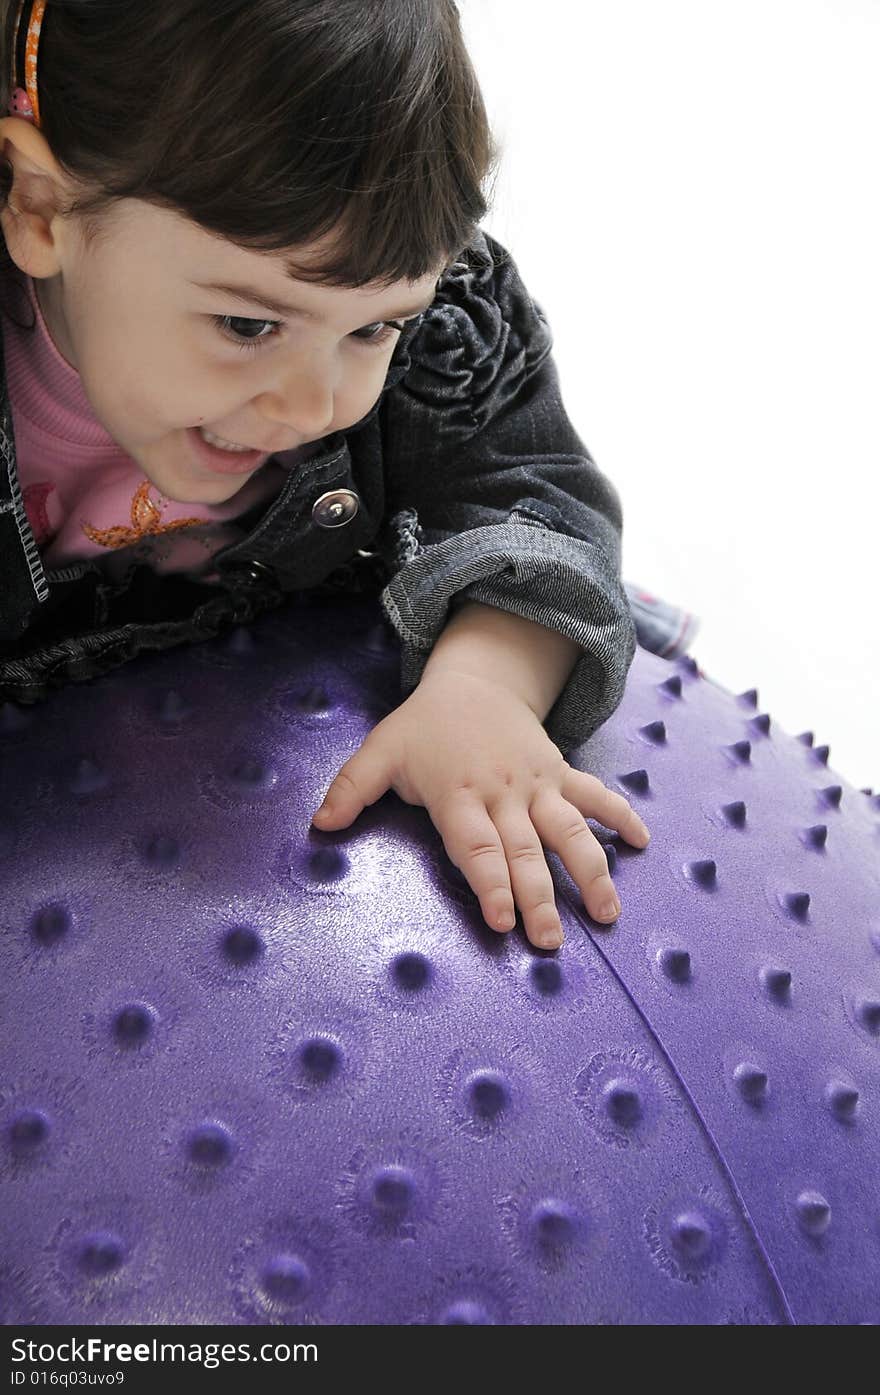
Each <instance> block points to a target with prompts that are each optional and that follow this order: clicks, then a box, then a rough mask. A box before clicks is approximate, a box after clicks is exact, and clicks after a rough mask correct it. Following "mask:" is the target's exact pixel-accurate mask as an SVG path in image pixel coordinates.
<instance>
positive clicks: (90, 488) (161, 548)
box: [0, 275, 317, 581]
mask: <svg viewBox="0 0 880 1395" xmlns="http://www.w3.org/2000/svg"><path fill="white" fill-rule="evenodd" d="M17 280H18V283H19V284H22V283H25V284H26V290H27V295H28V299H29V301H30V304H31V305H32V307H33V311H34V314H35V316H36V328H35V329H33V330H30V329H21V328H19V326H18V325H16V324H13V322H12V321H11V320H10V319H9V318H8V317H7V316H5V315H4V316H2V317H0V321H2V329H3V349H4V353H5V358H6V372H7V381H8V390H9V400H10V408H11V412H12V424H13V430H14V432H15V447H16V457H17V462H18V478H19V484H20V487H21V492H22V496H23V499H24V505H25V509H26V510H27V516H28V521H29V523H30V525H31V528H32V529H33V533H34V538H35V539H36V543H37V548H38V550H39V552H40V556H41V558H42V560H43V564H44V566H45V567H46V569H47V571H49V572H51V570H52V569H55V568H59V567H64V566H68V565H70V564H71V563H72V562H75V561H78V560H80V559H82V558H87V557H91V556H96V555H98V556H101V557H102V558H104V559H105V560H106V562H107V564H108V565H107V567H106V570H107V571H108V572H109V573H110V574H111V576H118V575H120V574H121V573H122V572H124V571H125V570H126V569H127V567H128V566H130V565H132V564H133V563H135V562H146V563H148V564H149V565H150V566H152V567H153V568H154V570H156V571H158V572H168V571H182V572H186V573H188V574H189V575H191V576H198V577H199V578H200V579H201V580H202V581H215V580H217V579H218V577H217V573H216V572H215V571H213V569H212V568H211V567H210V560H211V558H212V557H213V555H214V553H215V552H217V551H219V550H220V549H221V548H223V547H226V546H228V545H229V544H230V543H233V542H236V541H239V540H240V539H241V538H242V537H244V536H245V533H246V531H250V530H249V529H248V530H245V529H244V528H243V527H241V526H238V525H236V523H235V519H236V518H237V517H240V516H242V515H244V514H245V513H246V512H247V511H248V510H250V509H252V508H253V507H254V505H255V504H257V503H258V502H263V503H264V504H265V505H266V507H268V505H269V503H270V501H271V500H272V499H273V498H275V497H276V496H277V495H278V494H279V493H280V492H281V489H282V488H283V486H284V483H285V481H286V480H287V478H288V475H289V473H290V469H291V468H292V467H293V466H295V465H297V464H298V463H299V462H300V460H302V459H304V458H307V456H308V455H309V454H311V453H312V452H313V451H314V450H315V449H316V448H317V443H315V442H312V443H310V444H309V445H308V446H304V447H302V449H301V450H300V451H286V452H284V454H283V455H282V456H277V455H276V456H273V457H271V458H270V459H269V460H267V461H266V463H265V465H263V466H262V467H261V468H260V469H259V470H258V471H257V472H256V474H254V475H251V476H250V478H249V479H248V480H247V482H246V483H245V484H244V486H243V487H242V488H241V489H240V490H239V491H238V493H237V494H235V495H233V496H232V498H231V499H229V500H227V502H226V503H223V504H186V503H184V504H181V503H177V502H176V501H175V500H173V499H167V498H166V497H165V496H164V495H163V494H162V493H161V491H160V490H159V489H158V488H157V487H156V485H154V484H153V483H152V482H151V481H150V480H149V479H147V477H146V475H145V474H144V472H143V470H141V469H140V467H139V466H138V465H137V464H136V463H135V461H134V460H132V458H131V456H129V455H127V454H126V453H125V451H124V450H123V449H122V448H121V447H120V446H118V445H117V444H116V442H115V441H114V440H113V439H112V437H111V436H109V435H108V433H107V432H106V431H105V430H104V427H103V426H102V425H101V423H100V422H99V421H98V420H97V418H96V417H95V414H94V412H93V411H92V408H91V405H90V403H89V400H88V398H87V397H86V395H85V392H84V390H83V385H82V379H81V378H80V376H79V374H78V373H77V371H76V369H75V368H72V367H71V365H70V364H69V363H68V362H67V360H66V359H65V358H63V357H62V355H61V353H60V352H59V351H58V349H57V348H56V346H55V343H54V340H53V339H52V337H51V335H50V333H49V330H48V328H47V326H46V322H45V320H44V319H43V315H42V312H41V310H40V306H39V302H38V300H37V297H36V294H35V292H34V283H33V278H32V277H30V276H27V277H23V276H21V275H19V276H18V277H17ZM13 309H14V312H15V316H16V318H17V319H21V320H22V321H25V322H26V321H27V320H28V319H29V316H28V315H27V314H23V313H22V312H21V299H20V297H16V298H15V300H14V303H13ZM281 460H283V461H284V464H283V465H282V464H280V463H279V461H281ZM251 527H253V523H252V524H251Z"/></svg>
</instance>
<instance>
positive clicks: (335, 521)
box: [312, 489, 361, 528]
mask: <svg viewBox="0 0 880 1395" xmlns="http://www.w3.org/2000/svg"><path fill="white" fill-rule="evenodd" d="M360 502H361V501H360V499H359V498H358V496H357V495H356V494H355V492H354V490H353V489H331V490H328V492H327V493H326V494H322V495H321V497H320V499H316V500H315V502H314V504H313V505H312V518H313V519H314V521H315V523H317V525H318V527H319V528H341V527H342V525H343V523H350V522H351V520H352V519H353V518H354V516H355V514H356V513H357V511H358V508H359V507H360Z"/></svg>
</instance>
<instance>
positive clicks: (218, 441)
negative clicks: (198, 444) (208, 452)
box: [199, 426, 250, 455]
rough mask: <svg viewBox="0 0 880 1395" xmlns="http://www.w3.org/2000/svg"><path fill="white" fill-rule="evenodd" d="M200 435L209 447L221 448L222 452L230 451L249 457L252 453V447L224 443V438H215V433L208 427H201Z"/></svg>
mask: <svg viewBox="0 0 880 1395" xmlns="http://www.w3.org/2000/svg"><path fill="white" fill-rule="evenodd" d="M199 433H200V435H201V436H202V439H203V440H205V441H207V442H208V445H209V446H219V448H220V450H228V451H231V452H232V453H233V454H236V453H238V454H240V455H248V454H249V453H250V446H236V445H233V443H232V441H224V439H223V437H222V436H215V435H214V433H213V431H209V430H208V429H207V427H204V426H200V427H199Z"/></svg>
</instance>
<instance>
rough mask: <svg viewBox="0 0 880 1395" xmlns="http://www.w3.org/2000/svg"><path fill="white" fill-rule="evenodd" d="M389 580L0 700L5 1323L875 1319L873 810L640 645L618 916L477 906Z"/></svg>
mask: <svg viewBox="0 0 880 1395" xmlns="http://www.w3.org/2000/svg"><path fill="white" fill-rule="evenodd" d="M399 663H400V656H399V647H398V641H397V638H396V636H395V635H394V633H393V631H392V630H391V629H390V627H389V626H388V625H387V622H386V621H385V620H384V618H383V616H382V614H381V610H380V608H379V606H378V603H377V601H376V599H375V598H374V597H369V596H368V597H356V598H351V597H348V598H339V597H316V596H314V595H311V594H309V593H301V594H299V595H297V596H295V597H293V598H289V600H288V602H286V603H285V605H284V606H283V608H282V609H280V610H277V611H275V612H272V613H270V614H266V615H263V616H262V617H261V618H260V619H259V620H258V621H256V622H255V623H254V624H253V625H252V626H251V627H249V628H247V629H235V630H232V631H230V632H228V633H227V634H225V635H224V636H221V637H220V638H218V639H215V640H212V641H210V642H207V643H203V644H198V645H190V646H182V647H178V648H174V649H170V650H165V651H164V652H161V653H156V654H147V655H142V656H140V657H139V658H137V659H135V660H133V661H131V662H129V663H127V664H125V665H123V666H122V667H121V668H119V669H116V670H114V671H113V672H111V673H109V674H107V675H105V676H103V677H102V678H99V679H97V680H93V681H91V682H87V683H78V684H73V685H71V686H68V687H67V688H65V689H63V690H61V691H58V692H55V693H53V694H52V695H51V696H50V697H49V698H48V699H47V700H46V701H45V702H43V703H40V704H38V705H36V706H33V707H25V706H19V705H14V704H11V703H8V704H6V705H5V706H2V707H0V775H2V791H3V800H2V808H0V887H2V912H0V914H2V941H0V954H2V959H0V967H2V975H0V1015H2V1046H0V1192H2V1203H0V1322H2V1323H4V1324H6V1325H10V1324H16V1325H19V1324H33V1323H49V1324H81V1323H89V1324H95V1323H104V1324H109V1323H114V1324H115V1323H129V1324H131V1323H164V1324H179V1323H199V1324H204V1323H224V1324H225V1323H235V1324H250V1323H261V1324H292V1325H300V1324H311V1323H315V1324H338V1323H357V1324H363V1323H372V1324H394V1323H416V1324H425V1323H430V1324H435V1323H436V1324H442V1323H461V1324H471V1323H495V1324H557V1323H566V1324H574V1323H738V1324H753V1323H779V1324H785V1323H872V1322H877V1321H878V1320H880V1167H878V1158H880V1084H878V1077H880V1070H878V1066H880V909H878V907H880V894H878V893H880V800H878V797H877V796H876V795H873V794H872V793H871V792H870V791H867V790H864V791H859V790H855V789H853V788H852V787H851V786H849V785H847V784H846V782H845V781H843V780H842V779H840V778H839V777H837V776H836V775H835V774H833V773H832V770H831V769H830V768H829V765H828V750H827V748H825V747H816V746H814V745H813V738H812V735H811V734H810V733H804V734H803V735H802V736H800V737H791V736H788V735H787V734H786V733H784V732H782V731H780V730H779V729H778V728H777V727H776V725H775V723H773V722H772V721H771V720H770V718H769V717H768V716H767V715H766V714H764V713H760V712H759V711H758V702H757V694H756V693H755V692H749V693H743V694H741V695H739V696H734V695H732V694H730V693H728V692H726V691H725V690H724V689H722V688H720V687H719V686H717V685H715V684H713V683H711V682H710V681H708V680H707V679H706V678H705V677H704V676H703V675H702V674H701V672H700V670H699V668H698V666H697V664H696V663H695V661H694V660H693V659H692V658H683V659H679V660H676V661H674V662H670V661H667V660H665V659H662V658H660V657H658V656H657V655H654V654H651V653H649V652H647V651H646V650H644V649H639V650H638V651H637V653H636V657H635V660H634V663H633V666H632V669H631V670H630V674H629V678H628V683H627V689H626V694H625V696H624V699H623V702H622V703H621V705H620V707H619V708H618V710H617V711H616V712H615V714H614V715H613V717H612V718H611V719H610V721H608V722H607V723H605V724H604V725H603V726H602V727H601V728H600V729H599V730H598V731H597V732H596V733H595V735H594V736H593V737H592V738H591V739H590V740H589V741H588V742H586V743H584V744H583V745H582V746H580V747H578V748H577V749H576V750H574V751H571V752H569V753H568V755H567V759H568V760H569V761H570V763H571V764H572V765H576V766H578V767H579V768H582V769H585V770H589V771H591V772H593V773H594V774H596V775H597V776H598V777H599V778H600V779H601V780H603V782H604V783H605V784H607V785H608V786H609V787H610V788H612V789H618V790H620V791H621V792H622V793H623V794H625V795H626V797H627V798H628V799H629V801H630V802H631V803H632V805H633V807H634V808H636V809H637V810H638V812H639V813H640V814H642V816H643V817H644V819H645V821H646V822H647V823H648V825H649V827H650V829H651V833H652V839H651V842H650V844H649V846H648V847H647V849H645V850H644V851H638V850H636V849H634V848H631V847H629V846H628V845H627V844H625V843H624V842H623V841H622V840H621V839H619V838H618V837H617V836H616V835H615V834H614V833H613V832H612V831H611V830H609V829H605V828H603V827H602V826H601V825H600V824H597V823H595V822H593V821H590V826H591V828H592V829H593V832H594V833H596V835H597V836H598V837H599V839H600V841H601V842H602V844H603V845H604V846H605V848H606V850H607V855H608V860H609V866H610V869H611V872H612V874H613V877H614V880H615V883H616V885H617V886H618V888H619V891H620V896H621V901H622V905H623V912H622V914H621V916H620V918H619V920H618V921H617V922H616V923H615V925H614V927H613V928H612V929H610V930H607V929H604V928H602V927H601V926H599V925H598V924H597V923H595V922H593V921H592V920H591V918H590V916H589V915H588V913H587V912H586V910H585V908H584V905H583V900H582V898H581V895H580V893H579V891H578V888H577V887H576V885H575V884H574V882H573V881H572V879H571V878H570V876H569V874H568V872H567V871H566V869H565V867H564V866H563V864H562V862H561V861H560V859H559V858H558V857H557V856H556V855H555V854H553V853H552V852H549V851H548V852H547V853H546V856H547V860H548V863H549V864H550V867H551V869H552V871H553V875H554V881H555V883H556V889H557V893H556V894H557V905H558V907H559V911H560V914H561V918H562V922H563V928H564V931H565V935H566V940H565V944H564V946H563V948H562V949H561V950H560V951H559V952H557V953H555V954H551V953H545V952H542V951H540V950H536V949H534V948H532V946H531V945H530V944H529V943H528V941H527V940H526V938H525V934H524V931H523V928H522V921H521V918H520V919H518V922H517V927H516V929H514V930H513V931H512V932H511V933H510V934H508V935H500V934H497V933H495V932H493V931H492V930H490V929H489V928H488V927H487V926H486V924H485V922H484V921H483V917H482V913H481V911H480V907H479V904H478V902H477V899H476V896H475V895H474V894H473V892H472V891H471V889H470V887H469V886H468V884H467V882H466V881H465V879H464V877H463V876H462V874H461V873H460V872H458V871H457V870H456V869H455V868H454V867H453V866H452V864H451V863H450V862H449V860H448V858H447V856H446V853H445V851H444V848H443V844H442V840H441V837H440V834H439V832H438V831H437V830H436V829H435V828H434V826H433V824H432V822H431V820H430V817H429V815H428V813H427V811H426V810H425V809H422V808H419V807H415V806H410V805H407V804H405V803H404V802H403V801H402V800H401V799H399V798H398V797H397V795H396V794H394V793H393V792H389V793H388V794H386V795H385V796H383V798H382V799H380V800H379V801H378V802H377V803H376V804H375V805H372V806H370V807H368V808H367V809H365V810H364V811H363V813H362V814H361V815H360V816H359V817H358V818H357V819H356V820H355V822H354V823H353V824H352V825H351V826H350V827H349V828H347V829H343V830H341V831H339V832H330V833H322V832H319V831H317V830H315V829H313V828H310V826H309V820H310V817H311V815H312V813H313V812H314V811H315V809H316V808H317V806H318V804H319V803H320V802H321V797H322V795H323V793H324V791H325V790H326V788H327V786H328V784H329V783H330V780H331V779H332V777H333V776H334V775H335V774H336V772H337V771H338V770H339V768H340V766H341V765H342V764H343V763H344V761H345V760H346V759H347V758H348V756H349V755H351V754H352V753H353V752H354V751H355V750H356V749H357V748H358V747H359V746H360V744H361V742H362V741H363V739H364V738H365V737H366V735H367V733H368V732H369V730H370V729H371V727H372V726H374V725H375V723H376V722H377V721H379V720H380V719H381V718H382V717H383V716H384V715H386V714H387V713H388V712H390V711H392V710H393V709H394V708H395V707H396V706H397V705H398V704H399V702H400V701H401V693H400V688H399Z"/></svg>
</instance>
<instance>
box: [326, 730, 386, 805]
mask: <svg viewBox="0 0 880 1395" xmlns="http://www.w3.org/2000/svg"><path fill="white" fill-rule="evenodd" d="M370 735H372V733H371V734H370ZM393 779H394V772H393V768H392V766H391V763H390V761H389V760H388V758H387V757H386V754H385V752H384V750H383V747H382V745H381V743H380V742H379V741H375V742H372V741H371V740H370V737H369V736H368V737H367V739H366V741H365V742H364V744H363V745H362V746H361V747H360V749H359V750H357V751H355V753H354V755H353V756H350V757H349V759H348V760H347V761H346V762H345V764H344V765H343V766H342V768H341V770H339V771H338V773H337V775H336V777H335V779H334V780H333V781H332V783H331V785H330V788H329V789H328V791H327V793H326V795H325V796H324V802H323V804H322V805H321V807H320V808H319V809H317V810H316V811H315V814H314V816H313V818H312V823H314V824H318V825H319V826H320V827H321V828H345V827H347V825H348V824H350V823H351V822H352V821H353V820H354V819H356V818H357V816H358V814H359V813H360V812H361V810H362V809H363V808H364V807H365V806H366V805H367V804H375V802H376V800H377V799H381V797H382V795H383V794H384V793H385V792H386V790H388V789H390V788H391V783H392V780H393Z"/></svg>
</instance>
